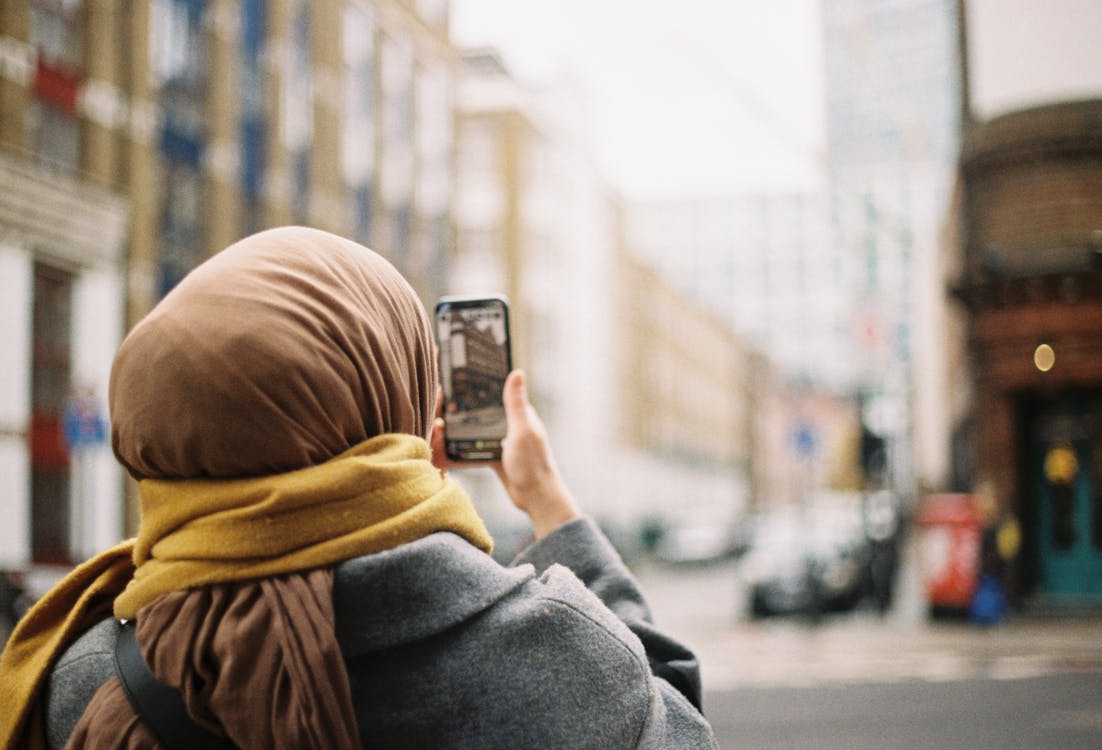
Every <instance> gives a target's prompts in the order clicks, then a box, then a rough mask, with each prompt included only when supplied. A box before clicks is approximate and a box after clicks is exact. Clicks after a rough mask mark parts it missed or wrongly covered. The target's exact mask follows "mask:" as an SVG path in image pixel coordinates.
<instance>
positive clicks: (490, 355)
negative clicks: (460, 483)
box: [436, 297, 512, 461]
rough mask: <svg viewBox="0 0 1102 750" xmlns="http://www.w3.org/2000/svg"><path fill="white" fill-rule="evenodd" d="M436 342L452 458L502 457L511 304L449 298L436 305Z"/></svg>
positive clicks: (498, 300)
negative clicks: (504, 388) (502, 399)
mask: <svg viewBox="0 0 1102 750" xmlns="http://www.w3.org/2000/svg"><path fill="white" fill-rule="evenodd" d="M436 338H437V344H438V346H439V348H440V384H441V386H442V387H443V390H444V438H445V445H446V449H447V453H448V457H449V458H451V459H453V460H468V461H487V460H496V459H498V458H500V457H501V441H502V440H503V439H504V438H505V407H504V405H503V404H502V401H501V392H502V389H503V387H504V385H505V376H506V375H508V374H509V370H510V369H512V358H511V355H510V343H509V308H508V305H507V304H506V302H505V300H504V299H503V298H501V297H480V298H454V297H445V298H444V299H442V300H440V302H439V303H438V304H437V306H436Z"/></svg>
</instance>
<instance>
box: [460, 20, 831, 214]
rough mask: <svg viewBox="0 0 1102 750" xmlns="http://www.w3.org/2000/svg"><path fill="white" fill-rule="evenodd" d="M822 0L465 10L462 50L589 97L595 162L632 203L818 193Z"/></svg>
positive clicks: (526, 77)
mask: <svg viewBox="0 0 1102 750" xmlns="http://www.w3.org/2000/svg"><path fill="white" fill-rule="evenodd" d="M817 5H818V4H817V2H816V0H771V1H770V2H760V1H759V0H554V1H553V2H547V1H546V0H545V1H543V2H537V1H536V0H453V1H452V21H451V23H452V36H453V38H454V39H455V41H456V44H457V45H459V46H482V45H490V46H494V47H496V48H497V49H498V50H500V51H501V53H502V56H503V57H504V59H505V61H506V64H507V65H508V66H509V68H510V70H511V72H512V73H513V75H514V76H515V77H516V78H517V79H518V80H520V81H522V82H525V83H531V84H533V85H538V84H540V83H541V82H551V81H555V80H561V79H563V78H566V79H571V80H575V81H576V82H577V83H579V84H580V85H581V86H582V87H583V89H584V90H585V91H586V92H587V94H588V97H589V104H590V110H591V117H590V120H591V123H590V126H591V132H592V134H593V136H592V137H593V146H594V153H595V157H596V159H597V161H598V163H599V164H600V165H601V166H602V169H603V171H604V172H605V174H606V175H607V177H608V178H609V180H610V182H611V183H612V184H613V185H614V186H615V187H617V188H618V189H619V190H620V191H621V192H622V193H624V194H625V195H627V196H629V197H636V198H646V197H668V196H672V195H684V194H707V193H713V192H719V191H755V192H760V191H770V190H785V189H793V188H798V187H806V186H810V185H811V184H813V182H814V180H815V175H816V173H815V166H814V165H815V159H814V158H813V154H814V153H815V152H816V151H817V150H818V149H820V148H821V144H822V140H823V138H822V120H823V113H822V109H823V97H822V70H821V68H822V52H821V43H820V36H819V34H820V32H819V27H818V17H817V13H818V9H817Z"/></svg>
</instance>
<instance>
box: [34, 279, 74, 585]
mask: <svg viewBox="0 0 1102 750" xmlns="http://www.w3.org/2000/svg"><path fill="white" fill-rule="evenodd" d="M72 298H73V275H72V274H71V273H68V272H66V271H63V270H60V269H57V268H54V267H52V266H48V265H45V264H41V263H36V264H35V267H34V302H33V323H32V326H33V327H32V344H31V346H32V351H33V355H32V357H33V359H32V362H31V430H30V433H31V557H32V559H33V560H34V562H36V563H44V564H61V565H64V564H68V563H71V562H72V550H71V528H70V513H69V510H70V508H69V485H70V473H69V450H68V447H67V445H66V442H65V435H64V424H63V415H64V413H65V404H66V402H67V400H68V398H69V393H70V390H71V388H72V366H71V362H70V354H69V353H70V350H71V346H70V343H71V338H72V323H71V318H72Z"/></svg>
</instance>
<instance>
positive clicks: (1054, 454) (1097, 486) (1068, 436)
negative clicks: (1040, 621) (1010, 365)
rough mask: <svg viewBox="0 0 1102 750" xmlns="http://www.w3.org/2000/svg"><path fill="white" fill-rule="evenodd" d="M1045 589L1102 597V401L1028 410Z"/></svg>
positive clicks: (1070, 399) (1064, 399)
mask: <svg viewBox="0 0 1102 750" xmlns="http://www.w3.org/2000/svg"><path fill="white" fill-rule="evenodd" d="M1027 412H1028V413H1029V417H1030V418H1029V419H1028V422H1027V424H1029V427H1028V428H1027V429H1028V430H1029V432H1028V433H1027V434H1028V439H1029V446H1030V451H1029V456H1030V457H1029V460H1030V467H1029V468H1030V474H1031V475H1032V480H1031V483H1030V484H1031V486H1032V489H1033V493H1034V496H1035V500H1036V522H1037V526H1036V535H1037V536H1036V549H1037V563H1038V571H1037V573H1038V583H1039V584H1040V587H1041V589H1042V590H1043V592H1044V593H1045V595H1047V596H1052V597H1057V598H1061V599H1076V598H1089V599H1096V598H1097V597H1100V596H1102V393H1099V392H1089V393H1079V394H1067V395H1061V396H1060V397H1058V398H1053V399H1047V400H1041V401H1037V402H1034V403H1033V404H1031V405H1030V406H1029V407H1028V408H1027Z"/></svg>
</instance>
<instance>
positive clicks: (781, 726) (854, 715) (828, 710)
mask: <svg viewBox="0 0 1102 750" xmlns="http://www.w3.org/2000/svg"><path fill="white" fill-rule="evenodd" d="M705 710H706V711H707V714H708V716H709V718H710V719H711V721H712V725H713V726H714V727H715V730H716V733H717V735H718V736H719V743H720V747H721V748H724V750H739V749H740V748H747V750H749V749H750V748H753V749H754V750H763V749H768V748H785V749H786V750H800V749H801V748H815V750H832V749H835V748H836V749H837V750H864V749H865V748H868V750H892V749H893V748H898V749H899V750H903V749H907V750H910V749H911V748H914V749H915V750H918V749H919V748H923V749H926V748H938V749H939V750H943V749H945V748H998V750H1018V749H1019V748H1020V749H1021V750H1048V749H1049V748H1051V749H1052V750H1057V749H1059V750H1072V749H1075V750H1079V749H1083V750H1086V749H1087V748H1092V749H1095V750H1097V749H1098V748H1102V675H1100V674H1099V673H1097V672H1096V673H1093V674H1059V675H1049V676H1045V677H1034V678H1024V679H1013V680H998V679H981V680H975V679H970V680H960V681H953V682H922V681H911V682H900V683H896V684H889V685H882V684H855V685H848V684H832V685H826V686H820V687H810V688H742V689H736V690H724V691H718V692H710V693H708V694H706V695H705Z"/></svg>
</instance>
